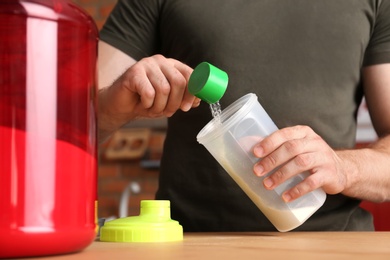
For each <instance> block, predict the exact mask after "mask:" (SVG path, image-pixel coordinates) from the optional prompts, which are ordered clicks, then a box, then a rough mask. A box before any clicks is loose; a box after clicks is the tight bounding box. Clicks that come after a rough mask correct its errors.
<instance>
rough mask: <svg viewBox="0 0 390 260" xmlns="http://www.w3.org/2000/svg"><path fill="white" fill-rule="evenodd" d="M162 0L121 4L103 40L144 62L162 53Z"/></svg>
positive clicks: (126, 0)
mask: <svg viewBox="0 0 390 260" xmlns="http://www.w3.org/2000/svg"><path fill="white" fill-rule="evenodd" d="M159 6H160V1H159V0H119V1H118V3H117V4H116V6H115V7H114V9H113V11H112V12H111V14H110V16H109V17H108V19H107V21H106V23H105V24H104V26H103V28H102V30H101V31H100V39H101V40H102V41H104V42H106V43H108V44H110V45H112V46H114V47H115V48H117V49H119V50H121V51H122V52H124V53H126V54H128V55H129V56H130V57H132V58H134V59H136V60H140V59H142V58H144V57H147V56H151V55H153V54H155V53H157V52H158V50H157V48H158V47H157V46H158V19H159V8H160V7H159Z"/></svg>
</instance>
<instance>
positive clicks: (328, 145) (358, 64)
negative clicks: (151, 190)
mask: <svg viewBox="0 0 390 260" xmlns="http://www.w3.org/2000/svg"><path fill="white" fill-rule="evenodd" d="M99 55H100V56H99V74H100V75H99V77H100V80H99V88H100V89H101V90H100V92H99V101H100V111H99V129H100V134H101V135H100V136H101V138H104V137H106V136H108V135H109V134H110V133H112V132H113V131H115V130H116V129H118V128H119V127H121V126H122V125H124V124H125V123H127V122H128V121H130V120H134V119H136V118H137V117H139V116H147V117H158V116H166V117H168V118H169V119H168V130H167V137H166V142H165V147H164V154H163V158H162V164H161V174H160V182H159V190H158V192H157V194H156V198H157V199H169V200H171V204H172V217H173V218H174V219H176V220H178V221H179V222H180V223H181V224H182V225H183V227H184V230H185V231H267V230H275V228H274V227H273V226H272V224H271V223H270V222H269V221H268V220H267V219H266V218H265V216H264V215H263V214H262V213H261V212H260V211H259V210H258V209H257V208H256V206H255V205H254V204H253V203H252V202H251V201H250V200H249V198H248V197H247V196H246V195H245V194H244V193H243V191H242V190H241V189H240V188H239V187H238V186H237V185H236V184H235V183H234V181H233V180H232V179H231V178H230V177H229V176H228V175H227V174H226V172H224V170H223V169H222V168H221V167H220V166H219V165H218V163H217V162H216V161H215V159H214V158H213V157H212V156H211V155H210V154H209V153H208V152H207V151H206V150H205V148H204V147H202V146H201V145H199V144H197V142H196V135H197V133H198V132H199V131H200V129H201V128H202V127H203V126H204V125H206V124H207V122H208V121H209V120H210V119H211V113H210V111H209V107H208V105H207V104H206V103H205V102H202V103H201V104H200V105H199V100H198V99H196V98H194V97H193V96H191V95H190V94H189V93H188V91H187V89H186V84H187V82H188V78H189V76H190V74H191V72H192V69H191V67H194V66H196V65H197V64H198V63H200V62H202V61H208V62H210V63H212V64H214V65H215V66H217V67H220V68H221V69H223V70H225V71H226V72H227V73H228V74H229V77H230V82H229V86H228V89H227V91H226V94H225V95H224V97H223V98H222V99H221V101H220V103H221V106H222V109H223V108H224V107H227V106H228V105H229V104H231V103H232V102H234V101H235V100H236V99H238V98H239V97H241V96H243V95H244V94H247V93H250V92H253V93H256V94H257V96H258V97H259V101H260V103H261V104H262V106H263V107H264V108H265V109H266V111H267V112H268V114H269V115H270V116H271V118H272V119H273V120H274V121H275V123H276V125H277V126H278V127H279V128H280V129H281V130H280V131H277V132H275V133H273V134H271V135H270V136H269V137H268V138H266V139H264V140H263V141H262V142H260V143H259V144H258V145H256V146H255V148H254V154H255V155H256V156H257V157H259V158H262V160H260V161H259V162H258V163H257V164H256V165H254V174H256V175H258V176H263V175H264V174H266V173H267V172H269V171H270V170H271V169H273V168H275V167H276V166H280V165H282V167H281V168H280V169H279V170H278V171H276V172H275V173H274V174H273V175H271V176H269V177H267V178H265V179H264V182H263V184H264V186H265V187H266V188H268V189H273V188H275V187H276V186H277V185H278V184H280V183H281V182H283V181H285V180H286V179H288V178H289V177H291V176H293V175H295V174H298V173H299V172H303V171H309V172H310V173H311V175H310V176H309V177H308V178H306V179H305V180H304V181H302V182H301V183H300V184H298V185H297V186H295V187H294V188H292V189H291V190H289V191H286V192H285V193H284V194H283V199H284V200H285V201H287V202H288V201H291V200H293V199H296V198H297V197H299V196H302V195H303V194H305V193H307V192H310V191H312V190H314V189H316V188H319V187H321V188H323V189H324V191H325V192H326V193H328V197H327V200H326V202H325V204H324V205H323V207H322V208H321V209H320V210H318V211H317V212H316V213H315V214H314V215H313V216H312V217H311V218H310V219H309V220H307V221H306V222H305V223H304V224H303V225H302V226H300V227H299V228H297V229H296V230H373V224H372V217H371V215H370V214H369V213H368V212H366V211H364V210H363V209H361V208H359V203H360V201H361V200H370V201H375V202H381V201H388V200H390V136H389V133H390V102H388V100H389V99H390V1H389V0H376V1H375V0H344V1H339V0H326V1H325V0H322V1H321V0H316V1H312V0H297V1H288V0H272V1H266V0H263V1H261V0H246V1H238V0H211V1H210V0H207V1H206V0H160V1H158V0H122V1H119V2H118V5H117V6H116V8H115V9H114V10H113V12H112V14H111V16H110V17H109V19H108V21H107V23H106V25H105V26H104V28H103V29H102V31H101V42H100V45H99ZM363 94H364V96H365V98H366V101H367V105H368V108H369V111H370V115H371V118H372V122H373V125H374V127H375V130H376V131H377V133H378V136H379V139H378V141H377V142H375V143H374V144H372V145H371V146H370V147H369V148H366V149H360V150H356V149H354V145H355V133H356V112H357V109H358V106H359V104H360V101H361V99H362V96H363ZM192 107H194V108H195V107H197V108H195V109H191V108H192ZM184 112H186V113H184Z"/></svg>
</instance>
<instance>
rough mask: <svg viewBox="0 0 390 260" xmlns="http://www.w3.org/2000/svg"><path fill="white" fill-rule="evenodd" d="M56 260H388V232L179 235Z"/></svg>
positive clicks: (106, 245) (96, 246)
mask: <svg viewBox="0 0 390 260" xmlns="http://www.w3.org/2000/svg"><path fill="white" fill-rule="evenodd" d="M49 259H50V260H52V259H55V260H61V259H75V260H76V259H80V260H83V259H88V260H89V259H108V260H116V259H126V260H138V259H140V260H144V259H145V260H147V259H170V260H176V259H185V260H192V259H197V260H203V259H213V260H230V259H231V260H246V259H299V260H305V259H310V260H318V259H327V260H335V259H348V260H351V259H353V260H356V259H365V260H367V259H369V260H373V259H386V260H389V259H390V232H288V233H278V232H267V233H185V234H184V240H183V241H180V242H168V243H111V242H100V241H95V242H94V243H93V244H91V245H90V246H89V247H88V248H86V249H85V250H84V251H82V252H79V253H75V254H70V255H62V256H51V257H45V258H44V260H49Z"/></svg>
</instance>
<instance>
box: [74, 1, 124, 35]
mask: <svg viewBox="0 0 390 260" xmlns="http://www.w3.org/2000/svg"><path fill="white" fill-rule="evenodd" d="M73 2H74V3H76V4H78V5H79V6H80V7H82V8H84V10H85V11H87V13H89V14H90V15H91V16H92V17H93V18H94V20H95V22H96V25H97V27H98V28H99V29H100V28H102V26H103V24H104V22H105V21H106V19H107V16H108V15H109V13H110V12H111V10H112V9H113V7H114V5H115V4H116V2H117V0H73Z"/></svg>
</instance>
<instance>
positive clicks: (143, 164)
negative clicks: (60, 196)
mask: <svg viewBox="0 0 390 260" xmlns="http://www.w3.org/2000/svg"><path fill="white" fill-rule="evenodd" d="M73 1H74V2H75V3H76V4H78V5H79V6H81V7H82V8H84V9H85V10H86V11H87V12H88V13H89V14H90V15H91V16H92V18H93V19H94V20H95V22H96V25H97V27H98V29H101V28H102V26H103V24H104V22H105V21H106V19H107V17H108V15H109V14H110V12H111V10H112V9H113V8H114V6H115V4H116V2H117V0H73ZM358 123H359V124H358V131H357V135H356V141H357V146H358V147H365V146H367V145H368V144H370V143H371V142H373V141H375V140H376V138H377V136H376V134H375V131H374V130H373V128H372V124H371V121H370V117H369V114H368V111H367V107H366V105H365V102H364V101H363V102H362V104H361V107H360V109H359V113H358ZM165 130H166V119H165V118H162V119H143V120H139V121H137V122H132V123H130V124H128V125H126V126H125V127H124V128H123V129H121V130H119V131H118V132H117V133H115V134H114V135H113V136H112V137H111V138H110V139H108V140H107V141H106V142H105V143H104V144H102V145H101V146H100V149H99V184H98V197H99V207H98V216H99V217H100V218H116V217H120V215H121V214H126V215H131V216H132V215H138V214H139V203H140V201H141V200H144V199H154V194H155V192H156V190H157V188H158V172H159V171H158V170H159V159H160V156H161V151H162V145H163V142H164V139H165ZM386 205H387V207H386V208H384V206H382V207H379V205H376V204H372V203H363V206H364V207H365V208H367V209H369V210H370V211H372V212H373V213H374V214H375V215H379V216H384V215H389V214H390V209H389V208H390V204H386ZM385 213H386V214H385ZM382 222H383V223H382ZM384 222H385V220H384V219H383V220H382V218H381V217H376V225H377V226H378V227H379V228H378V229H379V230H382V229H385V228H388V229H389V230H390V224H384ZM385 226H386V227H385Z"/></svg>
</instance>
